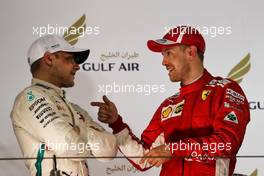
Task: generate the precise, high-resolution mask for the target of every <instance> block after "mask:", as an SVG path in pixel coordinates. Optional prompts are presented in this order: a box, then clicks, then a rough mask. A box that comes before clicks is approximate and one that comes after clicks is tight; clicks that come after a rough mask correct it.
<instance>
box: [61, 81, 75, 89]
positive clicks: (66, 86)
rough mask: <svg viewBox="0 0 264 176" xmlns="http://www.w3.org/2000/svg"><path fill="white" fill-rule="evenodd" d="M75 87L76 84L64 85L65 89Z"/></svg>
mask: <svg viewBox="0 0 264 176" xmlns="http://www.w3.org/2000/svg"><path fill="white" fill-rule="evenodd" d="M73 86H74V82H72V83H67V84H64V85H63V87H65V88H69V87H73Z"/></svg>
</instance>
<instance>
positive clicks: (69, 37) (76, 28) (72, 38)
mask: <svg viewBox="0 0 264 176" xmlns="http://www.w3.org/2000/svg"><path fill="white" fill-rule="evenodd" d="M85 19H86V17H85V15H84V14H83V16H81V17H80V18H79V19H78V20H77V21H75V22H74V23H73V24H72V25H71V26H70V27H69V28H68V30H66V32H65V33H64V34H63V38H64V39H65V40H66V41H67V42H68V43H69V44H71V45H75V44H76V43H77V42H78V38H79V37H80V36H82V35H83V34H84V32H85V29H86V24H85Z"/></svg>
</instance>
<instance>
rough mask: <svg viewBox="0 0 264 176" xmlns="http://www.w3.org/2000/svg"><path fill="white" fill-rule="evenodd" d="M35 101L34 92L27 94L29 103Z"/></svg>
mask: <svg viewBox="0 0 264 176" xmlns="http://www.w3.org/2000/svg"><path fill="white" fill-rule="evenodd" d="M34 99H35V95H33V93H32V91H28V92H27V101H29V102H30V101H33V100H34Z"/></svg>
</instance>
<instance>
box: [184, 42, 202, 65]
mask: <svg viewBox="0 0 264 176" xmlns="http://www.w3.org/2000/svg"><path fill="white" fill-rule="evenodd" d="M188 47H190V46H189V45H180V48H181V49H182V50H185V49H186V48H188ZM196 48H197V47H196ZM197 55H198V57H199V59H200V60H201V61H202V62H203V60H204V53H203V52H201V51H200V50H198V48H197Z"/></svg>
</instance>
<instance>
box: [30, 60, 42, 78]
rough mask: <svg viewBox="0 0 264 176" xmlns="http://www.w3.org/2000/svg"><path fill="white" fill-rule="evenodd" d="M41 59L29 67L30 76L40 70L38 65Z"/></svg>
mask: <svg viewBox="0 0 264 176" xmlns="http://www.w3.org/2000/svg"><path fill="white" fill-rule="evenodd" d="M41 59H42V58H40V59H38V60H37V61H35V62H33V64H32V65H31V67H30V72H31V74H32V75H33V76H34V75H35V74H36V73H37V71H38V70H39V68H40V63H41V61H40V60H41Z"/></svg>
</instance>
